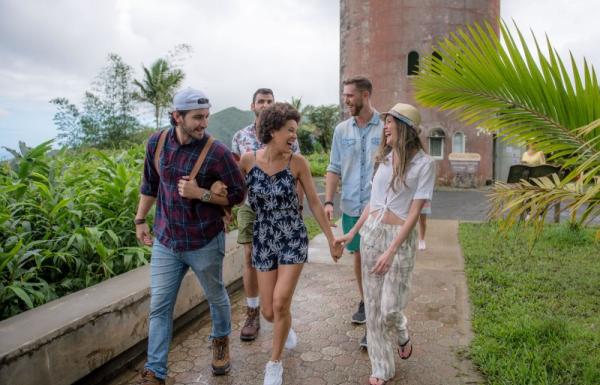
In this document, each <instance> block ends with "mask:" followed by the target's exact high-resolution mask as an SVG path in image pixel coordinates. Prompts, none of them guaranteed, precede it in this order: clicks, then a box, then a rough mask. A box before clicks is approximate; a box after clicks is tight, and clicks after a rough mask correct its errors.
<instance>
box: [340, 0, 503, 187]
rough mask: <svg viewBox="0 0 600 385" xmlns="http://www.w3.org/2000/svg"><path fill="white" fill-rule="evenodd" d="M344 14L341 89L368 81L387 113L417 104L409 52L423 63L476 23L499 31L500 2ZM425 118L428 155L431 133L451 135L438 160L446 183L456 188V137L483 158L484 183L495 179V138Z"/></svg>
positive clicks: (442, 1)
mask: <svg viewBox="0 0 600 385" xmlns="http://www.w3.org/2000/svg"><path fill="white" fill-rule="evenodd" d="M340 12H341V15H340V20H341V25H340V90H341V88H342V85H341V81H342V80H344V79H346V78H348V77H351V76H355V75H364V76H367V77H368V78H369V79H371V81H372V82H373V98H372V101H373V105H374V107H375V108H376V109H377V110H378V111H380V112H381V111H387V110H389V108H390V107H391V106H393V105H394V104H395V103H397V102H400V101H402V102H405V103H411V104H416V102H415V100H414V89H413V86H412V83H411V76H408V75H407V71H408V54H409V52H411V51H416V52H418V54H419V57H420V58H423V57H424V56H428V55H431V54H432V52H433V50H434V47H435V43H436V41H438V40H439V39H442V38H444V37H446V36H447V35H448V34H449V33H450V32H453V31H455V30H456V29H458V28H459V27H462V26H464V25H468V24H472V23H474V22H483V21H488V22H490V23H491V24H492V25H494V26H496V29H497V19H498V17H499V16H500V0H341V2H340ZM340 94H341V93H340ZM421 113H422V117H423V123H422V125H421V126H422V128H423V133H422V135H421V139H422V141H423V144H424V145H425V149H426V150H427V151H429V141H428V136H429V133H430V131H431V130H434V129H436V128H442V129H443V130H444V132H445V134H446V139H445V141H444V147H445V151H444V158H443V159H440V160H438V161H437V170H438V182H439V183H440V184H450V183H451V181H452V179H453V176H454V175H453V174H452V170H451V168H450V162H449V161H448V154H449V153H450V152H452V135H453V134H454V133H455V132H462V133H464V134H465V137H466V138H465V152H476V153H479V154H480V155H481V164H480V167H479V173H478V176H477V178H478V181H479V183H480V184H482V183H484V182H485V181H486V180H488V179H491V178H492V173H493V170H492V169H493V138H492V136H491V135H487V134H483V133H481V132H478V131H477V129H476V128H475V127H473V126H465V125H464V124H462V123H460V122H458V121H457V120H456V119H452V118H451V117H450V116H449V115H448V114H447V113H443V112H440V111H437V110H434V109H422V110H421Z"/></svg>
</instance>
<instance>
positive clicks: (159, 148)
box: [154, 130, 168, 176]
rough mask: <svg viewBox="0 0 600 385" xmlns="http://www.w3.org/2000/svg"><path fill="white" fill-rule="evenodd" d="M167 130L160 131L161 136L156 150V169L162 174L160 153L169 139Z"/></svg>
mask: <svg viewBox="0 0 600 385" xmlns="http://www.w3.org/2000/svg"><path fill="white" fill-rule="evenodd" d="M167 131H168V130H163V131H162V132H161V133H160V137H159V138H158V144H157V145H156V150H155V151H154V170H156V173H157V174H158V175H159V176H160V153H161V152H162V149H163V147H164V146H165V140H166V139H167Z"/></svg>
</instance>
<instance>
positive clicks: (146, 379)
mask: <svg viewBox="0 0 600 385" xmlns="http://www.w3.org/2000/svg"><path fill="white" fill-rule="evenodd" d="M138 385H165V380H162V379H160V378H158V377H156V375H155V374H154V372H153V371H152V370H150V369H144V370H143V371H142V377H141V378H140V380H139V381H138Z"/></svg>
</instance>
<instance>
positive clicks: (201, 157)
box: [190, 136, 214, 180]
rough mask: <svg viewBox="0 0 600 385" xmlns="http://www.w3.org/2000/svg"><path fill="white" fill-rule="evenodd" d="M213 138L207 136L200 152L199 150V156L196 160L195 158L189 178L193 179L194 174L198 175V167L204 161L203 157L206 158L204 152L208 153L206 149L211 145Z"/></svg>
mask: <svg viewBox="0 0 600 385" xmlns="http://www.w3.org/2000/svg"><path fill="white" fill-rule="evenodd" d="M213 141H214V138H213V137H212V136H209V137H208V140H207V141H206V144H205V145H204V148H203V149H202V152H200V156H198V160H196V164H194V168H192V172H190V180H194V178H196V175H198V171H200V167H202V163H203V162H204V158H206V154H208V150H210V147H211V146H212V144H213Z"/></svg>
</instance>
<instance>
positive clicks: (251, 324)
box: [240, 307, 260, 341]
mask: <svg viewBox="0 0 600 385" xmlns="http://www.w3.org/2000/svg"><path fill="white" fill-rule="evenodd" d="M259 330H260V307H255V308H251V307H248V309H247V310H246V322H244V327H243V328H242V331H241V333H240V339H241V340H242V341H252V340H254V339H255V338H256V337H257V336H258V331H259Z"/></svg>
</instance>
